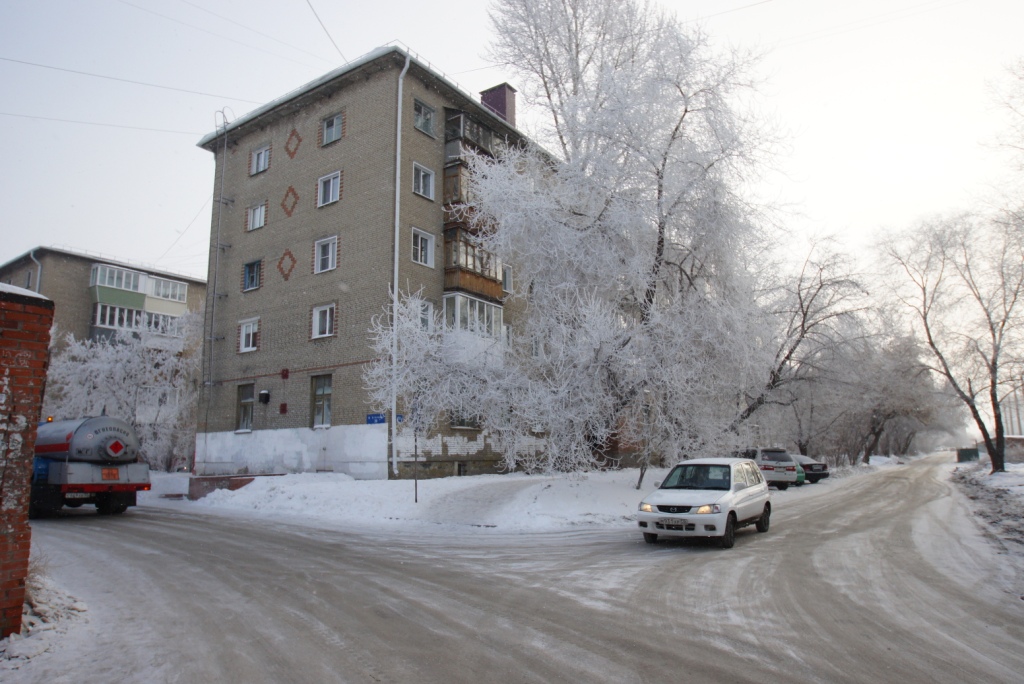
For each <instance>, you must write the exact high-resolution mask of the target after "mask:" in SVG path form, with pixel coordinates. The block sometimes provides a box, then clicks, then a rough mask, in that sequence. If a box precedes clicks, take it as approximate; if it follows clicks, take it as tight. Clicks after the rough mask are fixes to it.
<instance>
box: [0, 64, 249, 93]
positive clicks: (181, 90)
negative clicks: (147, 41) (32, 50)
mask: <svg viewBox="0 0 1024 684" xmlns="http://www.w3.org/2000/svg"><path fill="white" fill-rule="evenodd" d="M0 61H4V62H13V63H15V64H27V65H28V66H34V67H39V68H40V69H53V70H54V71H64V72H66V73H69V74H78V75H79V76H91V77H93V78H104V79H106V80H108V81H118V82H120V83H131V84H133V85H141V86H148V87H150V88H160V89H161V90H173V91H175V92H177V93H190V94H192V95H202V96H203V97H216V98H220V99H222V100H234V101H236V102H248V103H249V104H263V103H262V102H259V101H257V100H246V99H243V98H240V97H231V96H229V95H217V94H216V93H203V92H199V91H198V90H188V89H187V88H174V87H173V86H165V85H159V84H157V83H146V82H145V81H133V80H131V79H128V78H118V77H117V76H106V75H104V74H93V73H90V72H88V71H78V70H76V69H66V68H64V67H56V66H50V65H49V64H38V63H36V62H26V61H25V60H23V59H13V58H11V57H0Z"/></svg>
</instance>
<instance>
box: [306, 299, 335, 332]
mask: <svg viewBox="0 0 1024 684" xmlns="http://www.w3.org/2000/svg"><path fill="white" fill-rule="evenodd" d="M324 314H326V315H324ZM336 316H337V307H336V305H335V304H323V305H321V306H314V307H313V328H312V330H311V338H312V339H314V340H316V339H320V338H322V337H333V336H334V330H335V327H336V325H337V322H336V320H335V319H336ZM325 327H326V330H325Z"/></svg>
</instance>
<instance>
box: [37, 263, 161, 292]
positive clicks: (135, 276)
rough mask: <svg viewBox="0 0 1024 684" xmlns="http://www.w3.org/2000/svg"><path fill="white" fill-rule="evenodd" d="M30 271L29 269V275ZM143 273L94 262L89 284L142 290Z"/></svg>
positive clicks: (131, 290) (132, 290)
mask: <svg viewBox="0 0 1024 684" xmlns="http://www.w3.org/2000/svg"><path fill="white" fill-rule="evenodd" d="M31 275H32V272H31V271H29V276H30V277H31ZM142 282H143V274H142V273H139V272H137V271H129V270H127V269H124V268H117V267H116V266H107V265H105V264H95V265H93V267H92V272H91V273H90V275H89V285H90V286H92V285H100V286H102V287H113V288H115V289H118V290H128V291H129V292H142Z"/></svg>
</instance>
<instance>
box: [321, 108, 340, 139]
mask: <svg viewBox="0 0 1024 684" xmlns="http://www.w3.org/2000/svg"><path fill="white" fill-rule="evenodd" d="M344 131H345V114H344V112H342V113H339V114H335V115H334V116H329V117H327V118H326V119H324V129H323V132H324V134H323V143H321V144H322V145H327V144H329V143H332V142H334V141H335V140H341V136H342V133H344Z"/></svg>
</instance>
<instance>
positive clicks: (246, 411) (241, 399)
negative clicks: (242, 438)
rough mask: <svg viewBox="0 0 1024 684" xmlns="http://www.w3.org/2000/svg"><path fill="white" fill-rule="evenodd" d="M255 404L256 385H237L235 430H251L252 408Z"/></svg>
mask: <svg viewBox="0 0 1024 684" xmlns="http://www.w3.org/2000/svg"><path fill="white" fill-rule="evenodd" d="M255 404H256V385H253V384H248V385H239V386H238V422H237V423H236V427H235V430H239V431H241V430H246V431H248V430H252V408H253V406H254V405H255Z"/></svg>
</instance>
